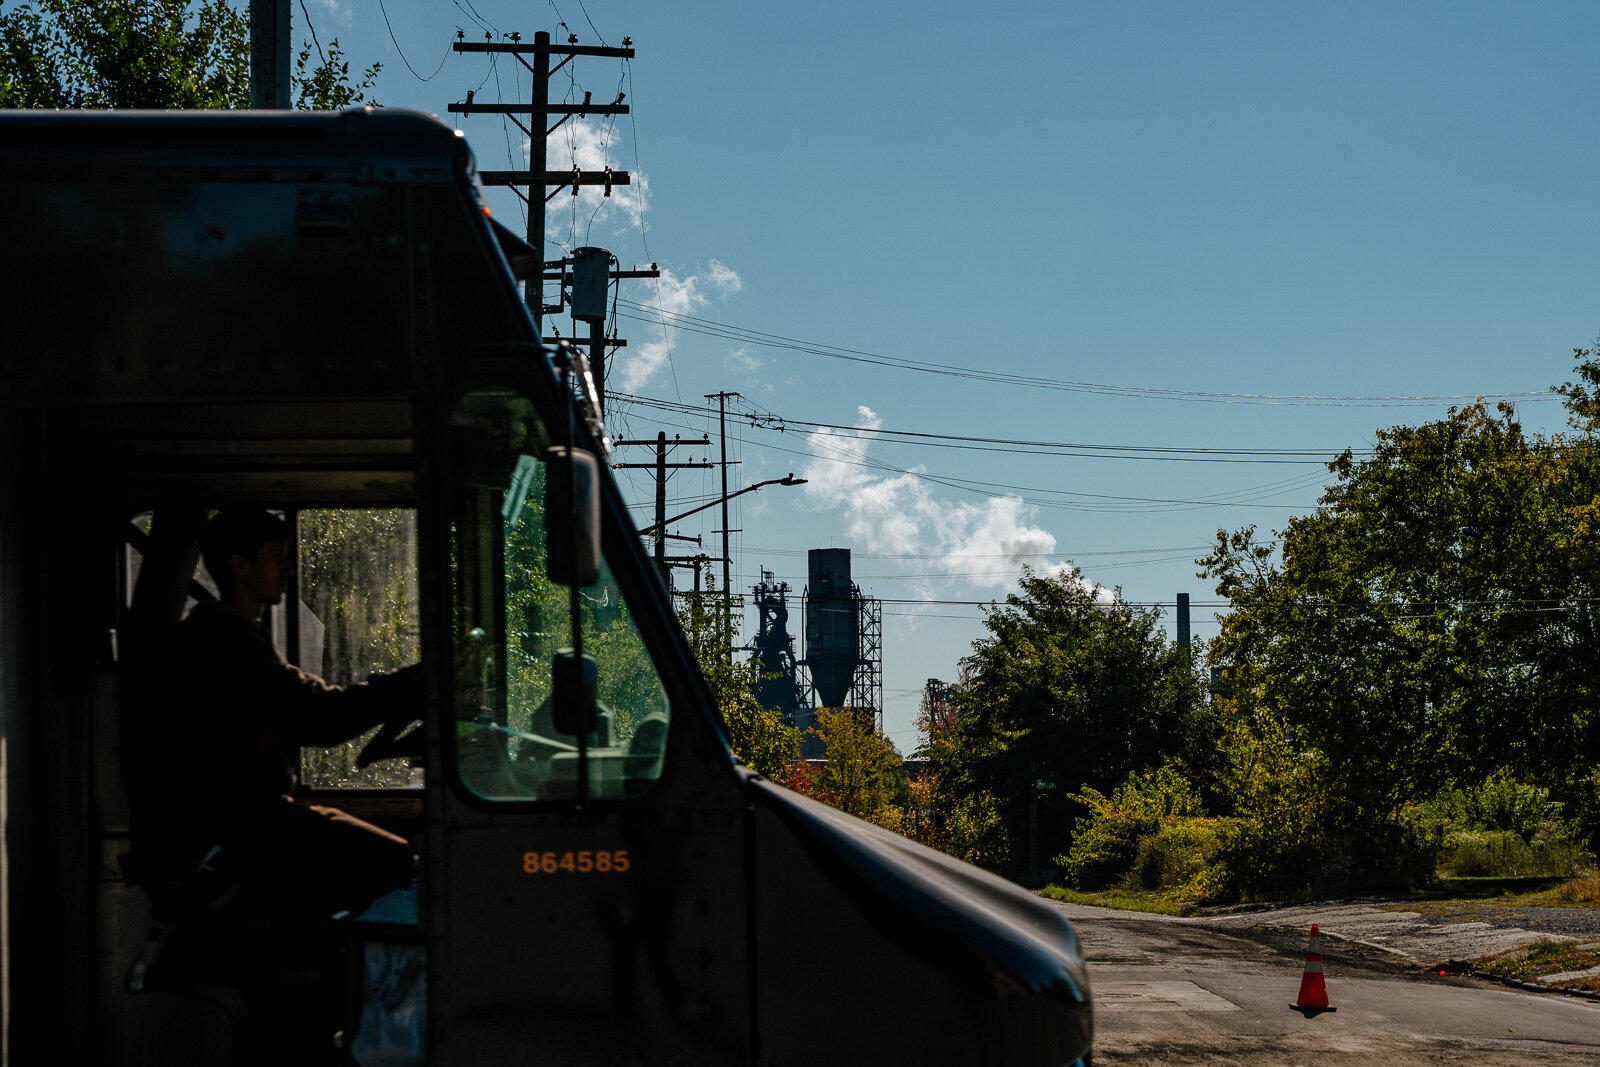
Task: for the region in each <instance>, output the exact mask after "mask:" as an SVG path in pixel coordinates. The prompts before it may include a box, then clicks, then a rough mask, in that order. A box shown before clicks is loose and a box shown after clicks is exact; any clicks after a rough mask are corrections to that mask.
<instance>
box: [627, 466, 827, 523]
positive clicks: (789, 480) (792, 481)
mask: <svg viewBox="0 0 1600 1067" xmlns="http://www.w3.org/2000/svg"><path fill="white" fill-rule="evenodd" d="M807 481H808V479H806V478H796V477H795V476H794V475H793V474H786V475H784V476H783V477H782V478H768V479H767V480H766V481H764V482H757V483H756V484H755V485H747V486H745V487H744V488H743V489H739V490H737V491H735V492H732V493H729V494H728V495H727V496H721V497H718V498H717V499H715V500H713V501H711V503H709V504H701V505H700V506H699V507H697V508H690V509H689V510H688V511H685V512H684V513H683V514H682V515H674V516H672V518H670V519H664V520H662V521H661V522H657V523H652V524H651V525H649V526H646V527H645V528H644V529H642V530H640V531H639V536H640V537H649V536H651V535H652V534H661V533H664V532H665V531H666V528H667V527H668V526H671V525H672V524H673V523H675V522H677V521H678V520H679V519H687V518H688V517H689V516H690V515H694V514H698V513H699V512H702V511H705V510H707V509H709V508H714V507H717V506H718V505H720V504H722V503H723V502H724V501H728V500H732V499H733V498H734V497H736V496H744V495H745V494H746V493H753V492H755V491H756V490H757V489H760V488H762V487H764V486H768V485H805V484H806V482H807Z"/></svg>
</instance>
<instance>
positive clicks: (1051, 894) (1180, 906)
mask: <svg viewBox="0 0 1600 1067" xmlns="http://www.w3.org/2000/svg"><path fill="white" fill-rule="evenodd" d="M1039 895H1040V896H1041V897H1045V898H1047V899H1049V900H1059V901H1061V902H1062V903H1063V904H1089V905H1092V906H1094V907H1097V908H1116V909H1117V910H1118V911H1148V912H1153V913H1155V914H1157V915H1192V914H1194V911H1195V905H1193V904H1189V903H1184V902H1181V901H1176V900H1172V899H1171V898H1169V897H1165V896H1163V895H1162V894H1161V892H1160V891H1158V890H1153V889H1150V890H1145V889H1098V890H1095V891H1093V892H1085V891H1084V890H1081V889H1068V888H1067V887H1066V886H1062V885H1047V886H1045V887H1044V888H1043V889H1041V890H1039Z"/></svg>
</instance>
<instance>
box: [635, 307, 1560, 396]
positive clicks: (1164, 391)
mask: <svg viewBox="0 0 1600 1067" xmlns="http://www.w3.org/2000/svg"><path fill="white" fill-rule="evenodd" d="M623 304H624V305H626V306H627V307H629V308H632V309H634V310H637V311H641V312H649V313H652V314H654V315H655V318H653V319H650V320H648V321H653V322H661V323H663V325H668V326H671V327H672V328H673V329H678V330H683V331H685V332H687V333H699V334H704V335H706V336H710V337H718V338H721V339H724V340H732V341H739V342H741V343H745V344H752V345H757V346H759V347H764V348H782V349H786V350H788V351H792V352H799V353H802V354H805V355H814V356H820V357H823V358H828V359H840V360H846V361H849V362H854V363H865V364H871V365H875V366H883V367H889V368H893V369H898V370H907V371H915V372H918V373H923V374H936V375H944V376H948V377H957V378H969V379H973V380H977V381H987V382H994V383H997V384H1004V385H1018V386H1026V387H1030V388H1038V389H1057V390H1064V391H1068V392H1079V393H1093V394H1097V395H1101V396H1122V397H1132V398H1142V399H1152V400H1178V401H1188V402H1202V403H1214V404H1264V405H1288V406H1313V407H1434V406H1437V405H1439V404H1442V403H1473V402H1475V401H1478V400H1537V401H1550V400H1555V399H1558V398H1557V397H1556V396H1555V395H1554V394H1552V393H1550V392H1548V391H1543V390H1541V391H1538V392H1505V393H1482V394H1465V393H1463V394H1453V395H1451V394H1441V395H1392V396H1335V395H1317V394H1292V393H1237V392H1216V391H1208V390H1197V389H1168V388H1157V387H1150V386H1136V385H1113V384H1107V383H1103V382H1087V381H1076V380H1073V379H1063V378H1048V377H1043V376H1038V375H1026V374H1012V373H1008V372H1004V371H995V370H988V369H985V368H980V367H969V366H963V365H961V364H953V363H938V362H933V361H929V360H917V359H911V358H908V357H904V356H890V355H885V354H883V353H880V352H872V351H870V350H867V349H859V348H848V347H845V346H841V345H830V344H825V343H822V342H818V341H806V340H803V339H800V338H795V337H788V336H785V335H783V334H775V333H767V332H765V331H761V330H753V329H749V328H746V327H742V326H735V325H731V324H729V323H724V322H718V321H716V320H714V319H707V318H702V317H700V316H696V315H690V314H687V313H684V312H674V311H668V310H666V309H665V308H662V307H659V306H655V307H652V306H651V305H647V304H640V303H635V302H633V301H623Z"/></svg>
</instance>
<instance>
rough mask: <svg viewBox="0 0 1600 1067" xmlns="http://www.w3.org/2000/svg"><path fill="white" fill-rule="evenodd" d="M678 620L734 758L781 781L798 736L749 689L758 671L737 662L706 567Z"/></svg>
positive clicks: (749, 661)
mask: <svg viewBox="0 0 1600 1067" xmlns="http://www.w3.org/2000/svg"><path fill="white" fill-rule="evenodd" d="M678 618H679V620H680V621H681V622H682V624H683V629H684V633H685V634H686V635H687V636H688V638H689V647H690V648H691V649H693V651H694V655H695V660H696V661H697V662H698V663H699V664H700V670H701V673H703V674H704V675H705V677H706V681H707V682H708V683H709V684H710V686H711V692H712V694H713V695H714V696H715V697H716V699H717V707H718V709H719V710H720V711H721V712H722V722H723V725H724V726H725V727H726V728H727V730H728V744H729V746H730V747H732V749H733V754H734V755H735V756H737V757H738V758H739V759H740V760H741V761H742V762H743V763H744V764H745V766H747V767H749V768H750V769H751V770H753V771H755V772H756V773H758V774H762V775H765V776H766V777H768V778H770V779H772V780H773V781H780V782H781V781H783V780H785V777H786V774H787V770H788V767H789V764H790V763H791V762H793V761H794V760H797V759H799V758H800V733H799V731H797V730H795V729H794V728H793V727H792V726H789V725H787V724H785V723H784V721H783V718H782V716H780V715H779V714H778V713H777V712H775V711H773V710H772V709H770V708H767V707H764V706H762V704H761V702H760V701H758V700H757V699H756V698H755V695H754V693H753V691H752V690H753V687H754V685H755V681H756V672H757V670H758V669H759V668H758V667H757V665H756V663H755V661H754V659H744V660H740V659H739V658H738V654H737V651H736V650H735V647H734V636H735V635H734V632H733V629H732V627H731V625H730V624H729V616H728V615H727V614H726V613H724V611H723V598H722V597H721V595H720V594H718V592H717V588H716V580H715V579H714V578H713V577H712V575H711V572H710V570H709V568H708V569H707V570H706V572H705V575H704V578H703V591H701V592H695V593H688V594H685V595H684V596H683V597H682V598H681V599H680V601H679V607H678Z"/></svg>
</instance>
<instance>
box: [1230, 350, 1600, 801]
mask: <svg viewBox="0 0 1600 1067" xmlns="http://www.w3.org/2000/svg"><path fill="white" fill-rule="evenodd" d="M1592 369H1593V364H1592V363H1587V362H1581V363H1580V370H1584V371H1592ZM1573 406H1574V412H1575V416H1576V415H1578V414H1581V411H1580V409H1579V407H1578V405H1576V404H1574V405H1573ZM1595 443H1596V442H1595V441H1594V439H1593V430H1592V429H1587V430H1584V431H1582V432H1581V433H1580V435H1579V436H1576V437H1570V436H1564V435H1558V436H1555V437H1552V438H1541V437H1531V438H1530V437H1529V436H1527V435H1526V434H1524V432H1523V430H1522V427H1521V426H1520V425H1519V424H1518V422H1517V420H1516V418H1515V414H1514V412H1513V411H1512V409H1510V408H1509V407H1507V406H1504V405H1502V406H1500V407H1498V408H1496V409H1492V410H1491V409H1489V408H1487V407H1485V406H1484V405H1482V404H1477V405H1472V406H1469V407H1466V408H1463V409H1460V410H1455V411H1452V412H1451V413H1450V415H1449V416H1448V417H1447V418H1444V419H1441V420H1438V421H1435V422H1430V423H1425V424H1423V425H1421V426H1415V427H1410V426H1397V427H1393V428H1391V429H1388V430H1384V431H1381V432H1380V433H1379V434H1378V435H1377V445H1376V448H1375V449H1374V451H1373V454H1372V455H1371V456H1370V457H1369V458H1366V459H1362V460H1357V459H1356V458H1355V457H1354V456H1353V455H1352V454H1351V453H1349V452H1346V453H1345V454H1344V455H1342V456H1340V457H1339V458H1338V459H1337V460H1336V461H1334V462H1333V463H1332V464H1330V469H1331V471H1332V473H1333V474H1334V475H1335V476H1336V478H1337V482H1336V484H1334V485H1333V486H1332V487H1330V488H1329V489H1328V490H1327V491H1326V493H1325V494H1324V495H1323V498H1322V500H1321V506H1320V507H1319V508H1318V509H1317V511H1315V512H1313V513H1312V514H1310V515H1306V516H1300V517H1296V518H1294V519H1292V520H1290V522H1289V524H1288V526H1287V528H1286V529H1284V530H1283V531H1282V532H1281V533H1280V534H1279V535H1278V536H1279V553H1278V559H1277V561H1276V562H1274V552H1273V549H1272V546H1271V545H1269V544H1264V543H1262V542H1261V541H1259V540H1258V539H1257V537H1256V535H1255V531H1254V529H1253V528H1246V529H1244V530H1240V531H1237V532H1235V533H1232V534H1229V533H1226V532H1224V531H1219V532H1218V536H1217V545H1216V547H1215V549H1213V551H1212V552H1211V554H1210V555H1208V556H1207V557H1205V558H1204V559H1202V560H1201V561H1200V564H1201V568H1202V570H1201V573H1202V575H1205V576H1209V577H1211V578H1213V579H1215V580H1216V583H1217V591H1218V592H1219V593H1221V594H1222V595H1223V596H1224V597H1226V598H1227V599H1228V600H1230V601H1231V602H1232V604H1233V611H1232V613H1231V614H1230V615H1228V616H1227V617H1225V618H1224V620H1223V625H1222V631H1221V634H1220V636H1219V637H1218V638H1217V639H1216V640H1215V641H1214V642H1213V644H1212V647H1211V655H1212V662H1213V664H1214V665H1216V666H1218V667H1219V668H1220V670H1221V672H1222V676H1223V679H1224V681H1225V683H1226V685H1227V687H1228V690H1229V691H1230V692H1231V693H1232V694H1233V698H1234V700H1235V701H1236V703H1237V704H1238V707H1239V710H1240V711H1241V712H1244V713H1248V714H1257V713H1259V714H1263V715H1266V716H1269V717H1271V718H1273V719H1275V720H1276V721H1278V722H1280V723H1283V724H1287V725H1290V726H1292V727H1294V728H1295V729H1297V730H1299V731H1300V732H1301V733H1302V734H1303V736H1304V738H1305V740H1306V743H1307V744H1308V745H1309V746H1311V747H1314V748H1316V749H1317V750H1319V751H1320V752H1321V753H1322V754H1323V755H1324V756H1325V757H1326V758H1327V760H1328V764H1329V768H1328V770H1329V774H1330V776H1331V785H1332V790H1333V793H1334V795H1335V797H1336V798H1337V799H1338V800H1340V801H1342V803H1343V804H1344V805H1346V806H1347V807H1348V809H1349V810H1348V811H1346V812H1345V813H1344V817H1343V818H1344V821H1345V822H1346V823H1347V824H1350V825H1354V824H1356V823H1359V822H1362V821H1363V820H1379V821H1383V820H1392V818H1393V816H1394V815H1395V813H1396V812H1397V811H1398V810H1399V808H1400V807H1401V805H1403V804H1404V803H1406V802H1407V801H1411V800H1416V799H1419V798H1421V797H1425V796H1428V795H1431V794H1433V793H1435V792H1437V791H1438V790H1439V789H1441V788H1443V787H1445V786H1447V785H1448V784H1450V783H1452V782H1455V781H1463V780H1478V779H1481V778H1482V777H1483V776H1484V775H1486V774H1488V773H1490V772H1491V771H1493V770H1494V769H1495V768H1498V767H1501V766H1505V767H1509V768H1512V769H1513V770H1514V771H1516V772H1517V773H1518V774H1519V775H1520V776H1523V777H1526V778H1528V779H1530V780H1533V781H1540V782H1548V783H1552V784H1555V783H1564V782H1574V783H1576V782H1583V781H1586V779H1587V777H1588V773H1589V768H1590V767H1591V766H1592V765H1593V764H1594V763H1595V761H1596V758H1597V756H1600V737H1597V731H1596V726H1597V722H1596V707H1597V700H1600V643H1597V639H1600V630H1597V627H1600V616H1597V614H1596V611H1595V608H1596V604H1595V597H1596V594H1597V592H1600V588H1597V579H1600V557H1597V555H1596V552H1597V549H1596V546H1595V544H1594V540H1595V539H1594V537H1593V521H1594V518H1595V508H1596V502H1597V501H1600V467H1597V463H1596V449H1595V447H1594V446H1595Z"/></svg>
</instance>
